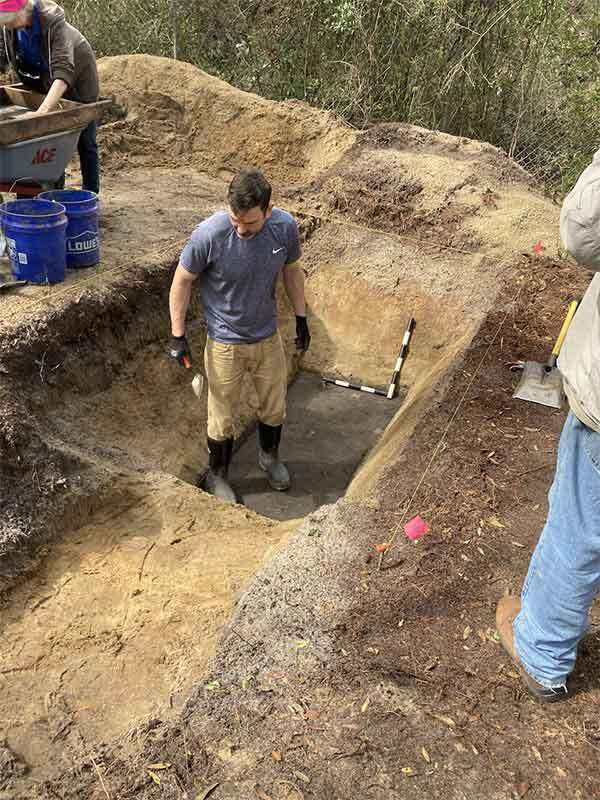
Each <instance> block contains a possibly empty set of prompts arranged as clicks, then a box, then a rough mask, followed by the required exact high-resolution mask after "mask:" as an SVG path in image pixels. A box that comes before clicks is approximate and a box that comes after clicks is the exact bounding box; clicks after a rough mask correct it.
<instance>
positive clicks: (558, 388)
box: [511, 300, 577, 408]
mask: <svg viewBox="0 0 600 800" xmlns="http://www.w3.org/2000/svg"><path fill="white" fill-rule="evenodd" d="M576 311H577V302H576V301H575V300H573V302H572V303H571V304H570V305H569V310H568V311H567V316H566V317H565V321H564V322H563V324H562V328H561V329H560V333H559V334H558V339H557V340H556V343H555V345H554V347H553V348H552V353H551V355H550V358H549V359H548V362H547V363H546V364H539V363H538V362H537V361H525V362H523V361H519V362H518V363H517V364H513V365H512V366H511V369H512V370H517V369H522V370H523V374H522V375H521V380H520V381H519V385H518V386H517V388H516V391H515V393H514V394H513V397H516V398H518V399H519V400H526V401H527V402H530V403H539V404H540V405H543V406H549V407H550V408H562V404H563V399H564V390H563V382H562V376H561V374H560V372H559V371H558V367H557V366H556V361H557V359H558V356H559V353H560V349H561V347H562V344H563V342H564V340H565V336H566V335H567V331H568V330H569V325H570V324H571V320H572V319H573V317H574V316H575V312H576Z"/></svg>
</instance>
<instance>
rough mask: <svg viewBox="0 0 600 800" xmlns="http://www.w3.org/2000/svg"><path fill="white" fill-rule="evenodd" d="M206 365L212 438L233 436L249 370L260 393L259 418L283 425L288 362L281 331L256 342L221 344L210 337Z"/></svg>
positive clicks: (267, 423) (205, 351)
mask: <svg viewBox="0 0 600 800" xmlns="http://www.w3.org/2000/svg"><path fill="white" fill-rule="evenodd" d="M204 367H205V369H206V377H207V379H208V424H207V433H208V436H209V437H210V438H211V439H215V440H216V441H223V440H224V439H228V438H229V437H230V436H233V420H234V415H235V412H236V409H237V403H238V400H239V397H240V394H241V391H242V381H243V378H244V375H245V374H246V373H247V372H248V373H250V375H251V376H252V381H253V383H254V388H255V389H256V393H257V395H258V419H259V420H260V422H264V423H265V425H273V426H275V425H281V424H282V422H283V420H284V418H285V395H286V391H287V365H286V360H285V353H284V351H283V344H282V341H281V337H280V336H279V333H275V334H273V336H269V337H268V338H267V339H263V340H262V341H260V342H256V343H255V344H221V343H220V342H215V341H214V340H213V339H207V340H206V348H205V350H204Z"/></svg>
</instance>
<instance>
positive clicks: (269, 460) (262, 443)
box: [258, 422, 291, 492]
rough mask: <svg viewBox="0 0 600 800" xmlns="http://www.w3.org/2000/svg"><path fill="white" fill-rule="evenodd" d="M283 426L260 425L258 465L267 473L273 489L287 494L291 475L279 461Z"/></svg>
mask: <svg viewBox="0 0 600 800" xmlns="http://www.w3.org/2000/svg"><path fill="white" fill-rule="evenodd" d="M281 428H282V426H281V425H265V423H264V422H259V423H258V465H259V467H260V468H261V469H262V470H264V471H265V472H266V473H267V480H268V481H269V485H270V486H271V488H272V489H276V490H277V491H278V492H285V490H286V489H289V488H290V483H291V481H290V473H289V472H288V469H287V467H286V465H285V464H284V463H283V461H280V460H279V442H280V441H281Z"/></svg>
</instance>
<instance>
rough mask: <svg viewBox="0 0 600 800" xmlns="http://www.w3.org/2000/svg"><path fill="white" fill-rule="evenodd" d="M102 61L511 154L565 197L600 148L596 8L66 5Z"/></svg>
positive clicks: (558, 1)
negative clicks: (172, 62) (114, 59)
mask: <svg viewBox="0 0 600 800" xmlns="http://www.w3.org/2000/svg"><path fill="white" fill-rule="evenodd" d="M65 9H66V11H67V14H68V16H69V18H70V19H71V21H72V22H73V23H74V24H75V25H76V26H77V27H79V28H80V29H81V30H82V31H83V32H84V33H85V34H86V35H87V36H88V38H89V39H90V41H91V42H92V43H93V45H94V47H95V49H96V51H97V52H98V54H99V55H113V54H117V53H137V52H146V53H152V54H159V55H165V56H171V55H172V54H173V51H174V45H176V48H177V55H178V57H179V58H180V59H182V60H185V61H189V62H191V63H194V64H197V65H198V66H200V67H202V68H203V69H205V70H207V71H209V72H211V73H213V74H216V75H218V76H219V77H222V78H223V79H225V80H227V81H228V82H230V83H232V84H234V85H236V86H239V87H240V88H242V89H246V90H250V91H255V92H258V93H260V94H262V95H264V96H266V97H272V98H275V99H286V98H300V99H303V100H306V101H307V102H309V103H311V104H314V105H317V106H320V107H323V108H327V109H331V110H333V111H336V112H337V113H339V114H340V115H342V116H343V117H344V118H345V119H346V120H348V122H350V123H351V124H354V125H357V126H361V127H362V126H365V125H367V124H369V123H371V122H373V121H384V120H385V121H406V122H410V123H413V124H417V125H422V126H424V127H427V128H434V129H435V128H437V129H440V130H444V131H447V132H449V133H454V134H457V135H463V136H469V137H473V138H476V139H480V140H486V141H489V142H492V143H493V144H495V145H498V146H500V147H503V148H504V149H506V150H507V152H509V153H510V154H511V155H514V156H515V157H516V158H517V160H519V161H521V163H523V164H524V166H526V167H527V168H528V169H530V170H532V171H533V172H534V173H536V174H539V175H540V176H541V177H543V178H544V179H545V180H546V181H548V182H549V183H550V184H552V185H553V186H554V187H556V186H560V187H561V188H568V186H569V185H570V184H571V183H572V181H573V179H574V177H575V176H576V175H577V174H578V173H579V171H580V170H581V166H582V165H583V164H585V163H587V161H589V158H590V156H591V154H592V153H593V152H594V150H595V149H596V131H597V130H599V126H598V122H600V120H599V116H600V114H599V112H598V108H599V105H598V97H599V93H600V71H599V67H598V61H599V59H598V49H599V44H598V42H599V41H600V11H599V10H598V8H597V0H513V1H512V2H510V0H293V1H292V0H237V2H234V0H222V2H217V0H206V2H204V1H202V2H201V1H200V0H182V2H181V3H178V4H176V3H171V2H169V1H168V0H137V2H135V0H134V1H133V2H129V3H125V0H103V2H100V0H85V2H84V1H83V0H75V1H74V2H71V1H70V0H68V1H67V2H66V3H65Z"/></svg>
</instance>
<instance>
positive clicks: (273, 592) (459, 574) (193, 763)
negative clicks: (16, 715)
mask: <svg viewBox="0 0 600 800" xmlns="http://www.w3.org/2000/svg"><path fill="white" fill-rule="evenodd" d="M520 276H522V277H520ZM587 278H588V276H587V275H586V274H585V273H584V272H582V271H579V270H576V269H574V268H571V267H568V266H565V265H558V264H554V263H551V262H548V261H546V260H544V259H540V260H536V261H530V260H529V259H526V258H523V261H522V263H521V264H520V265H519V269H518V271H517V272H516V274H515V276H514V280H512V281H511V282H510V283H509V285H507V288H506V293H505V299H506V301H505V302H504V303H502V305H501V306H500V307H499V308H498V309H497V311H496V312H495V313H493V314H491V315H490V316H489V318H488V319H487V321H486V323H485V324H484V326H483V328H482V329H481V331H480V333H479V334H478V336H477V338H476V340H475V341H474V343H473V345H472V347H471V348H470V349H469V351H468V352H467V354H466V355H465V358H464V360H463V361H462V363H461V364H459V365H458V368H457V369H456V370H455V372H454V374H453V376H452V378H451V380H450V381H449V385H447V386H446V388H445V391H444V392H443V393H442V391H441V389H439V390H438V393H437V396H436V398H435V400H434V403H433V404H432V405H431V407H430V410H429V411H428V413H427V415H426V416H425V417H424V418H423V419H422V421H421V422H420V424H419V425H418V428H417V430H416V433H415V435H414V437H413V438H412V440H411V441H410V443H409V445H408V446H407V448H406V449H405V450H404V451H403V452H402V454H401V455H400V456H399V460H398V462H397V463H395V464H392V465H390V467H389V469H388V471H387V473H386V475H385V478H384V480H383V481H382V482H381V484H380V485H379V486H378V496H377V498H376V500H377V502H376V503H373V504H371V505H370V506H369V507H366V506H364V505H360V506H359V505H353V504H350V503H347V502H344V501H342V502H339V503H337V504H336V505H335V506H326V507H323V508H322V509H320V510H319V511H317V512H315V513H314V514H313V515H311V516H310V517H308V518H307V520H306V521H305V522H304V523H303V525H302V526H301V528H300V529H299V530H298V531H297V532H296V533H295V534H294V536H293V537H292V539H291V541H290V542H289V543H288V545H287V546H286V547H285V549H284V550H282V551H281V552H280V553H279V554H278V555H277V556H276V557H275V558H274V559H273V560H272V561H271V562H270V563H269V564H268V565H267V566H266V567H265V568H264V569H263V570H262V571H261V572H260V573H259V574H258V575H257V576H256V578H255V579H254V581H253V582H252V584H251V585H250V587H249V588H248V590H247V591H246V593H245V594H244V595H243V596H242V597H241V598H240V600H239V602H238V604H237V608H236V611H235V613H234V615H233V617H232V620H231V622H230V624H229V625H228V626H227V628H226V629H225V631H224V633H223V636H222V639H221V642H220V645H219V647H218V650H217V654H216V656H215V659H214V661H213V664H212V669H211V673H210V675H209V676H208V677H207V678H206V679H205V682H204V683H203V684H202V685H199V686H198V688H197V690H196V691H195V693H194V694H193V695H192V697H191V698H190V700H189V702H188V704H187V707H186V708H185V710H184V712H183V713H182V715H181V717H180V719H178V720H177V721H176V722H175V723H173V722H171V723H168V724H167V723H163V722H161V721H160V720H153V721H151V722H149V723H148V724H147V725H146V726H145V727H144V728H143V729H141V730H139V731H137V732H136V733H135V734H132V737H131V740H128V741H125V742H122V743H119V744H109V743H107V745H106V746H105V747H104V748H103V749H100V750H96V751H95V752H93V753H90V754H89V757H88V758H87V759H85V760H84V761H82V763H80V764H78V765H77V766H76V767H74V768H73V770H72V771H70V772H69V773H68V774H62V775H56V778H55V779H54V780H51V781H48V782H46V783H45V784H44V785H43V786H38V787H31V786H29V787H28V788H27V791H26V793H20V792H19V790H18V789H17V786H24V785H25V784H23V783H22V782H21V781H22V778H20V777H19V774H20V773H24V772H26V768H25V766H24V765H22V764H21V763H20V762H19V761H18V759H17V758H16V757H14V755H13V754H11V753H9V752H7V751H6V750H5V751H4V753H3V755H1V756H0V757H1V758H3V762H0V763H2V764H3V776H5V777H3V786H2V784H0V786H2V788H4V789H5V791H6V792H7V794H6V795H5V796H7V797H11V798H20V797H23V798H25V797H27V798H28V800H31V799H32V798H62V799H63V800H66V799H67V798H68V799H69V800H74V799H75V798H93V799H94V800H95V799H96V798H107V797H108V798H115V799H116V798H119V799H120V800H129V798H140V799H141V798H163V799H164V798H195V800H198V799H199V798H206V797H208V796H210V797H211V798H214V800H225V799H226V798H227V799H231V800H233V798H236V800H239V799H240V798H244V799H245V798H249V799H250V798H253V799H258V800H280V799H281V798H294V799H295V800H299V799H300V798H306V800H308V798H318V799H319V800H324V799H325V798H331V799H332V800H333V798H336V800H342V799H344V800H346V798H347V799H348V800H350V798H352V799H354V798H358V797H360V798H373V800H376V799H377V800H378V799H379V798H381V800H383V798H386V800H389V798H398V800H399V799H400V798H402V800H407V799H408V798H420V799H423V798H428V799H430V798H444V799H447V798H457V799H458V798H482V799H483V798H485V799H486V800H490V799H491V798H522V797H527V798H528V800H529V798H531V799H532V800H533V798H540V800H541V798H544V799H546V798H555V797H556V798H558V797H563V796H564V795H565V793H568V794H569V795H570V796H571V797H572V798H582V799H583V798H586V799H587V798H593V797H600V788H599V787H600V767H599V765H598V748H599V747H600V725H599V724H598V714H597V709H598V702H599V700H600V691H599V686H598V683H599V680H600V679H599V677H598V675H599V674H600V670H599V667H600V636H598V634H597V632H596V630H597V628H596V625H595V623H594V615H592V627H591V632H590V634H589V635H588V636H587V637H586V639H585V640H584V642H583V643H582V646H581V649H580V659H579V663H578V667H577V671H576V674H575V676H574V685H575V686H576V687H577V689H578V692H577V694H576V695H575V696H574V697H573V699H572V700H570V701H569V702H568V703H566V704H563V705H558V706H554V707H544V706H539V705H537V704H536V702H535V701H533V700H532V699H530V698H529V696H527V695H526V694H525V693H524V692H523V690H522V685H521V682H520V680H519V678H518V676H517V674H516V673H515V671H514V669H513V667H512V666H511V664H510V663H509V661H508V659H507V658H506V656H505V655H504V654H503V652H502V650H501V647H500V645H499V644H498V642H497V641H496V637H495V633H494V608H495V604H496V601H497V599H498V597H499V596H501V595H502V594H503V593H504V592H505V591H506V590H508V589H510V590H512V591H516V590H518V589H519V587H520V584H521V582H522V579H523V576H524V574H525V571H526V568H527V564H528V559H529V554H530V552H531V550H532V548H533V547H534V545H535V542H536V539H537V536H538V534H539V531H540V530H541V527H542V525H543V522H544V517H545V511H546V493H547V490H548V487H549V485H550V482H551V480H552V475H553V466H554V458H555V450H556V443H557V438H558V435H559V433H560V429H561V426H562V423H563V421H564V417H565V414H564V412H554V411H551V410H550V409H545V408H542V407H536V406H534V405H531V404H526V403H522V402H517V401H515V400H512V398H511V394H512V390H513V387H514V381H515V378H514V376H513V375H512V374H511V373H510V372H509V371H508V369H507V366H506V364H507V362H511V361H514V360H517V359H519V358H535V359H541V358H543V357H545V355H546V354H547V353H548V352H549V350H550V349H551V346H552V339H553V337H554V335H555V333H556V331H557V330H558V329H559V327H560V322H561V317H562V315H563V314H564V311H565V309H566V306H567V303H568V301H569V300H570V299H572V297H579V296H581V294H582V293H583V291H584V289H585V286H586V283H587ZM517 293H518V295H517ZM515 297H516V300H515ZM513 300H514V302H512V301H513ZM474 375H475V380H474V381H473V384H472V386H471V388H470V389H469V391H468V393H467V394H466V396H465V399H464V402H463V403H462V405H460V408H459V411H458V414H457V416H456V418H455V419H454V422H453V424H452V425H451V427H450V429H449V431H448V435H447V436H446V438H445V441H444V443H443V446H442V447H440V448H439V451H438V456H437V457H436V459H435V460H434V461H433V464H432V466H431V468H430V469H429V471H428V472H427V474H426V477H425V479H424V480H423V481H422V482H421V484H420V488H419V490H418V492H417V493H416V496H415V498H414V502H413V504H412V506H411V508H410V510H409V515H412V514H413V513H420V514H421V515H422V516H423V517H424V518H425V519H426V520H427V521H428V522H429V524H430V526H431V533H430V534H429V536H428V537H427V538H426V539H424V540H423V541H422V542H421V543H420V544H418V545H412V544H409V543H407V542H406V540H405V539H404V538H399V540H398V542H397V544H396V545H395V547H394V548H393V550H392V551H391V552H390V553H389V554H388V556H387V557H386V559H385V561H384V569H383V570H382V571H381V572H378V571H377V556H376V553H375V550H374V546H375V545H376V544H377V543H378V542H381V541H385V540H387V539H389V531H390V530H391V529H392V528H393V527H394V526H395V525H396V524H397V523H399V522H402V521H403V520H404V515H403V512H404V511H405V510H406V498H407V497H410V496H411V495H412V493H413V491H414V489H415V487H416V486H417V485H418V484H419V481H420V479H421V476H422V475H423V472H424V470H425V468H426V466H427V464H428V462H429V460H430V457H431V454H432V453H433V451H434V450H435V448H436V446H437V445H438V443H439V442H440V439H441V437H442V434H443V432H444V430H445V429H446V426H447V424H448V421H449V420H450V419H451V417H452V415H453V414H454V413H455V411H456V409H457V406H458V404H459V402H460V401H461V399H462V398H463V395H465V389H466V388H467V386H468V384H469V382H470V381H471V379H472V378H473V376H474ZM152 765H154V766H152ZM49 768H51V765H49ZM11 787H12V788H11Z"/></svg>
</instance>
